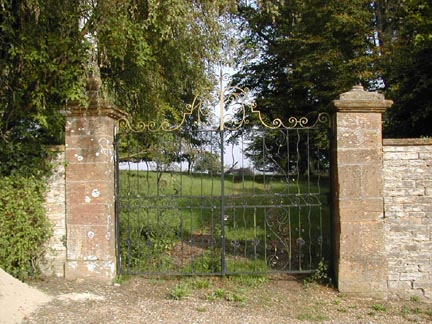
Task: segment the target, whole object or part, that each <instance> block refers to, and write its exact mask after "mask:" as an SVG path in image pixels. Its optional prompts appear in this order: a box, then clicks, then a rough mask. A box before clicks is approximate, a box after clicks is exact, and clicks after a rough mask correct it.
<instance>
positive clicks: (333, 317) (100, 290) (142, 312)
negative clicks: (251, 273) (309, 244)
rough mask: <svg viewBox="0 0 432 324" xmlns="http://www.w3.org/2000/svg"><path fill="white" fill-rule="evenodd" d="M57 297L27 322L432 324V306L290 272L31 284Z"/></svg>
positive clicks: (47, 281) (49, 281) (74, 323)
mask: <svg viewBox="0 0 432 324" xmlns="http://www.w3.org/2000/svg"><path fill="white" fill-rule="evenodd" d="M32 285H33V286H36V287H38V288H39V289H40V290H42V291H44V292H45V293H47V294H48V295H51V296H52V297H53V300H52V301H51V302H49V303H48V304H45V305H44V306H42V307H40V308H39V309H38V310H37V311H36V312H34V313H33V314H32V315H31V316H28V317H27V318H26V319H25V320H24V321H23V323H26V324H30V323H33V324H34V323H38V324H39V323H40V324H42V323H43V324H53V323H58V324H60V323H61V324H67V323H73V324H76V323H116V324H118V323H124V324H128V323H134V324H135V323H149V324H150V323H152V324H153V323H167V324H170V323H172V324H177V323H189V324H193V323H196V324H198V323H217V324H224V323H227V324H228V323H229V324H267V323H271V324H274V323H364V324H366V323H369V324H378V323H379V324H381V323H392V324H394V323H414V322H415V323H431V322H432V305H431V304H427V303H423V302H420V301H418V300H411V301H405V302H388V301H379V300H373V299H357V298H350V297H348V296H344V295H342V294H340V293H338V292H337V291H336V290H334V289H332V288H328V287H323V286H320V285H316V284H312V285H309V286H308V287H306V286H305V285H304V284H303V283H302V282H301V281H299V280H295V279H294V278H292V277H279V278H271V279H262V278H261V279H259V278H258V279H257V278H251V277H237V278H226V279H223V280H222V279H219V278H186V279H185V278H183V279H151V278H150V279H149V278H147V279H146V278H140V277H133V278H130V279H128V280H126V281H125V282H123V283H122V284H117V285H111V286H106V285H97V284H90V283H86V282H83V281H75V282H68V281H65V280H62V279H53V278H49V279H47V280H45V281H40V282H34V283H32Z"/></svg>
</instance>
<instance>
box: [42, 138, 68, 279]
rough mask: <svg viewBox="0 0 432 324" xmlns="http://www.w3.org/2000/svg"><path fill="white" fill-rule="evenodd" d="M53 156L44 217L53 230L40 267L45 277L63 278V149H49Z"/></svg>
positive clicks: (59, 147)
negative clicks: (43, 262) (43, 261)
mask: <svg viewBox="0 0 432 324" xmlns="http://www.w3.org/2000/svg"><path fill="white" fill-rule="evenodd" d="M51 150H52V153H53V156H52V160H51V161H50V163H51V164H52V167H53V170H52V174H51V176H50V178H49V179H48V187H47V191H46V196H45V197H46V198H45V210H46V216H47V217H48V219H49V220H50V222H51V224H52V228H53V236H52V237H51V239H50V241H49V243H48V246H49V248H48V253H47V254H46V255H45V259H46V260H45V261H46V263H45V264H43V265H42V267H41V268H42V272H43V273H44V274H46V275H55V276H58V277H63V276H64V265H65V261H66V220H65V211H66V205H65V204H66V200H65V199H66V198H65V148H64V146H56V147H53V148H51Z"/></svg>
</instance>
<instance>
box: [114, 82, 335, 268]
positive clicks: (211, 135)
mask: <svg viewBox="0 0 432 324" xmlns="http://www.w3.org/2000/svg"><path fill="white" fill-rule="evenodd" d="M226 91H228V95H226V93H227V92H226ZM220 93H221V94H220V95H219V96H218V102H217V103H216V104H215V103H213V102H212V100H211V99H209V98H212V97H211V96H210V97H206V98H199V97H197V99H196V101H195V102H194V103H193V104H192V105H191V106H190V107H189V109H188V112H187V113H185V114H183V115H182V116H181V118H180V120H179V122H178V124H177V125H173V124H172V123H170V122H168V121H162V122H161V123H159V124H157V123H148V124H145V123H141V124H139V125H138V126H136V127H135V128H134V127H132V126H131V125H130V124H129V121H126V120H124V121H123V122H122V128H121V129H122V132H121V133H120V134H119V135H118V136H117V141H116V147H117V150H116V152H117V158H116V161H117V216H118V217H117V220H118V223H117V231H118V233H117V237H118V239H117V242H118V246H117V249H118V258H119V260H118V261H119V262H118V264H119V273H127V274H138V273H143V274H144V273H145V274H175V275H183V274H184V275H190V274H209V275H217V274H222V275H224V274H237V273H269V272H290V273H299V272H310V271H313V270H314V269H316V267H317V266H318V264H319V262H320V261H321V260H322V259H327V260H328V259H329V257H330V253H331V252H330V250H331V249H330V235H329V233H330V210H329V187H330V180H329V175H328V171H329V150H328V140H327V137H326V134H327V130H328V126H329V118H328V115H326V114H319V115H317V116H315V118H306V117H303V118H299V119H297V118H294V117H292V118H290V119H289V120H288V121H287V122H286V123H284V122H283V121H282V120H280V119H274V120H271V121H269V122H267V120H266V119H265V118H264V116H262V115H261V113H260V111H259V110H256V108H255V106H254V104H253V103H252V102H248V101H247V96H246V92H245V91H243V90H241V89H234V90H233V89H231V88H230V89H224V90H221V91H220ZM227 103H228V104H227ZM213 107H217V110H218V113H212V112H211V108H213ZM228 115H229V116H228Z"/></svg>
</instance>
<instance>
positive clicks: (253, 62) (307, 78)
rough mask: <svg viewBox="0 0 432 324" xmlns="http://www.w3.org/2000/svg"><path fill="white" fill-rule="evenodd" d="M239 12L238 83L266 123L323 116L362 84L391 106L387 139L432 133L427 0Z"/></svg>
mask: <svg viewBox="0 0 432 324" xmlns="http://www.w3.org/2000/svg"><path fill="white" fill-rule="evenodd" d="M238 12H239V17H240V19H239V21H240V28H241V30H242V37H241V44H242V52H241V54H242V55H241V57H240V58H239V60H238V66H239V68H240V71H239V72H238V73H237V74H236V76H235V81H236V82H237V84H239V85H241V86H247V87H249V88H250V89H252V91H253V92H254V93H255V94H256V97H257V104H258V107H261V108H260V109H261V110H262V111H263V112H264V113H266V114H267V115H268V116H269V117H270V118H275V117H281V118H284V117H290V116H293V115H296V116H302V115H305V116H307V115H308V114H309V113H310V112H313V111H314V112H317V111H318V112H319V111H325V110H326V109H328V107H329V103H330V101H331V100H333V99H336V98H337V96H338V95H339V94H340V93H342V92H344V91H347V90H349V89H350V88H351V87H352V86H353V85H355V84H358V83H361V84H362V85H363V86H365V88H366V89H369V90H380V91H382V92H384V93H385V95H386V97H387V98H389V99H393V100H394V102H395V104H394V106H393V107H392V108H391V109H389V111H388V112H387V114H386V118H385V120H386V123H385V134H386V135H391V136H396V137H410V136H411V137H412V136H430V135H432V128H431V127H430V126H429V125H431V121H432V120H431V118H432V98H431V94H430V91H429V90H430V88H431V82H432V81H430V80H432V78H431V74H432V69H431V66H430V65H431V61H430V59H429V58H430V54H431V40H432V36H431V35H432V23H431V22H432V19H431V18H432V17H431V14H432V3H431V2H430V1H425V0H375V1H371V0H353V1H343V0H332V1H325V0H289V1H287V0H278V1H265V0H262V1H242V2H241V4H240V5H239V9H238Z"/></svg>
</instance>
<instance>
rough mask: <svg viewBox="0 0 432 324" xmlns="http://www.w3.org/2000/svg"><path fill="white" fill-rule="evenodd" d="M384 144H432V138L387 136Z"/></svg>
mask: <svg viewBox="0 0 432 324" xmlns="http://www.w3.org/2000/svg"><path fill="white" fill-rule="evenodd" d="M383 145H384V146H421V145H432V138H385V139H384V140H383Z"/></svg>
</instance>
